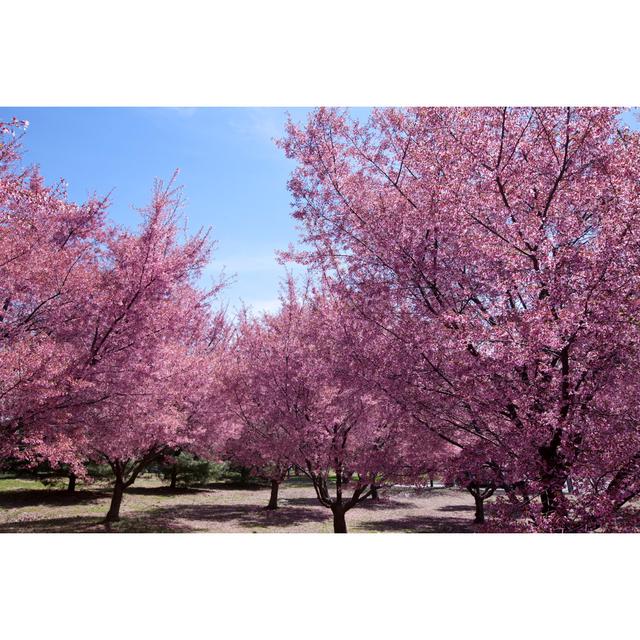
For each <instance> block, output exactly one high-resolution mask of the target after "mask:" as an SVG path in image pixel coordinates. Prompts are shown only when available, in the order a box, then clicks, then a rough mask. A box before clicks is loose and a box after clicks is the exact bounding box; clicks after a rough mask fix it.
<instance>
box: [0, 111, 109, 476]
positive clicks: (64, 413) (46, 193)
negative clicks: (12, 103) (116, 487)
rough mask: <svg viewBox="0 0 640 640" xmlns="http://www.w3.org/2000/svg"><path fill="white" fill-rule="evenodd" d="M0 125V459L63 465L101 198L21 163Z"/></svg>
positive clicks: (11, 129)
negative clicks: (71, 193) (81, 194)
mask: <svg viewBox="0 0 640 640" xmlns="http://www.w3.org/2000/svg"><path fill="white" fill-rule="evenodd" d="M20 125H23V126H24V123H20V122H18V121H14V122H12V123H10V124H4V125H0V229H1V232H0V289H1V291H0V301H1V302H0V304H1V309H0V351H1V353H2V362H3V366H2V369H1V370H0V457H2V458H4V459H7V458H11V457H18V458H20V459H22V460H26V461H27V462H29V463H33V464H35V463H37V462H38V461H41V460H48V461H49V462H51V463H52V464H54V465H55V464H58V463H60V462H64V461H66V462H68V463H69V464H70V465H71V468H72V472H73V471H74V470H75V471H77V472H80V470H81V467H80V462H79V460H78V459H77V457H76V456H75V455H73V453H72V452H73V449H74V438H73V432H72V431H70V430H69V429H68V426H69V422H70V416H71V414H72V413H73V411H74V410H75V407H76V406H77V403H78V401H79V399H78V397H77V395H76V392H77V391H79V387H81V386H82V385H81V383H79V382H78V380H77V378H76V376H75V368H76V366H77V363H78V360H79V358H80V357H81V356H80V354H79V352H78V349H77V344H76V336H77V335H78V333H79V332H80V331H81V326H82V323H83V319H84V317H85V311H86V293H87V291H90V290H91V289H92V288H93V286H94V276H95V272H96V260H97V254H96V246H97V245H98V244H99V243H100V242H101V241H102V240H103V222H104V213H105V207H106V202H105V201H100V200H97V199H92V200H90V201H89V202H87V203H86V204H83V205H77V204H74V203H71V202H69V201H68V199H67V195H66V192H65V189H64V185H63V184H62V183H60V184H58V185H56V186H54V187H47V186H46V185H45V183H44V180H43V178H42V177H41V175H40V174H39V172H38V170H37V169H35V168H28V169H22V168H21V167H20V161H21V154H20V147H19V137H16V135H15V134H16V129H17V128H18V127H19V126H20Z"/></svg>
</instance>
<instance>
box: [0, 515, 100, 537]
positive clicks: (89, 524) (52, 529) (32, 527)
mask: <svg viewBox="0 0 640 640" xmlns="http://www.w3.org/2000/svg"><path fill="white" fill-rule="evenodd" d="M103 520H104V516H103V517H102V518H99V517H96V516H70V517H67V518H45V519H38V520H21V521H18V522H6V523H3V524H0V533H88V532H90V531H99V530H104V527H103V525H102V524H101V522H102V521H103Z"/></svg>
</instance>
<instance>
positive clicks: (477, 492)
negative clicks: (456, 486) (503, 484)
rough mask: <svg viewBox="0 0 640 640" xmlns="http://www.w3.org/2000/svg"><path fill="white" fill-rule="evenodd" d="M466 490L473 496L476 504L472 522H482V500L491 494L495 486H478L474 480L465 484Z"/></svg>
mask: <svg viewBox="0 0 640 640" xmlns="http://www.w3.org/2000/svg"><path fill="white" fill-rule="evenodd" d="M467 491H468V492H469V493H470V494H471V495H472V496H473V499H474V501H475V505H476V512H475V518H474V520H473V522H474V524H484V501H485V500H486V499H487V498H489V497H491V496H492V495H493V492H494V491H495V487H494V486H493V485H491V486H488V487H484V488H482V487H480V485H479V484H477V483H476V482H472V483H471V484H469V485H467Z"/></svg>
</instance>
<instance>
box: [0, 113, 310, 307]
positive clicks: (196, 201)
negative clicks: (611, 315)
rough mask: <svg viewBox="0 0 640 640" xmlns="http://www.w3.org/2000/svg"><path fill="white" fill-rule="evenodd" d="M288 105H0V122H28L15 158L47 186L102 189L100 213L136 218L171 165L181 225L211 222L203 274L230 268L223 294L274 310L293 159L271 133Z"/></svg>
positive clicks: (286, 238) (76, 196)
mask: <svg viewBox="0 0 640 640" xmlns="http://www.w3.org/2000/svg"><path fill="white" fill-rule="evenodd" d="M287 111H289V112H290V113H291V115H292V116H293V117H294V118H295V119H296V120H302V119H304V118H305V116H306V112H307V110H306V109H288V110H287V109H284V108H283V109H277V108H264V109H259V108H237V109H227V108H203V109H192V108H184V109H174V108H166V109H165V108H21V107H11V108H0V121H2V120H7V119H11V117H13V116H14V115H15V116H16V117H18V118H21V119H26V120H29V123H30V124H29V128H28V130H27V133H26V135H25V136H24V138H23V147H24V150H25V155H24V162H25V164H32V163H37V164H39V165H40V168H41V170H42V173H43V175H44V177H45V179H46V181H47V182H48V183H52V182H55V181H57V180H58V179H60V178H64V180H65V181H66V182H67V183H68V192H69V196H70V197H71V199H73V200H76V201H82V200H84V199H85V198H86V197H87V196H88V195H89V194H92V193H93V192H97V193H98V194H101V195H104V194H106V193H108V192H110V191H112V196H111V201H112V206H111V209H110V216H111V218H112V219H113V220H115V221H117V222H119V223H122V224H127V225H135V224H137V221H138V218H137V213H136V212H135V211H134V209H133V207H139V206H143V205H144V204H146V203H147V202H148V200H149V196H150V193H151V189H152V185H153V181H154V178H156V177H158V178H163V179H169V178H170V177H171V175H172V173H173V171H174V170H175V169H176V168H179V169H180V175H179V178H178V182H179V183H180V184H182V185H183V187H184V192H183V195H184V197H185V200H186V205H187V206H186V215H187V218H188V221H189V227H190V229H191V230H193V231H195V230H196V229H198V228H199V227H201V226H204V227H209V226H211V227H212V228H213V236H214V238H216V240H217V241H218V247H217V250H216V251H215V253H214V256H213V258H214V259H213V261H212V263H211V265H210V266H209V269H208V273H207V274H205V276H204V278H205V282H209V281H210V278H211V274H218V273H219V272H220V271H221V269H222V267H223V266H225V271H226V273H227V275H233V274H235V278H234V279H235V282H233V283H232V284H231V285H230V286H229V287H228V289H227V290H226V291H225V293H224V295H223V297H224V299H225V301H226V302H228V303H229V306H230V308H237V307H238V306H239V305H240V304H241V302H245V303H246V304H249V305H251V306H252V307H254V309H256V310H262V309H272V308H274V307H275V306H277V298H278V286H279V285H278V283H279V280H280V278H281V277H282V276H283V275H284V268H283V267H282V266H280V265H279V264H278V263H277V261H276V259H275V253H274V252H275V251H276V250H277V249H283V248H286V247H287V245H288V244H289V243H290V242H294V241H295V240H296V235H297V234H296V230H295V223H294V221H293V219H292V218H291V216H290V200H291V198H290V196H289V193H288V191H287V188H286V183H287V179H288V176H289V174H290V172H291V170H292V168H293V163H292V162H290V161H288V160H287V159H286V158H285V157H284V154H283V153H282V151H281V150H280V149H278V148H277V147H276V146H275V144H274V142H273V138H276V137H279V136H281V135H282V133H283V130H284V125H285V122H286V112H287Z"/></svg>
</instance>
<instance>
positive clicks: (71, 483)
mask: <svg viewBox="0 0 640 640" xmlns="http://www.w3.org/2000/svg"><path fill="white" fill-rule="evenodd" d="M76 479H77V478H76V474H75V473H73V472H71V473H70V474H69V484H68V485H67V493H74V492H75V490H76Z"/></svg>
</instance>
